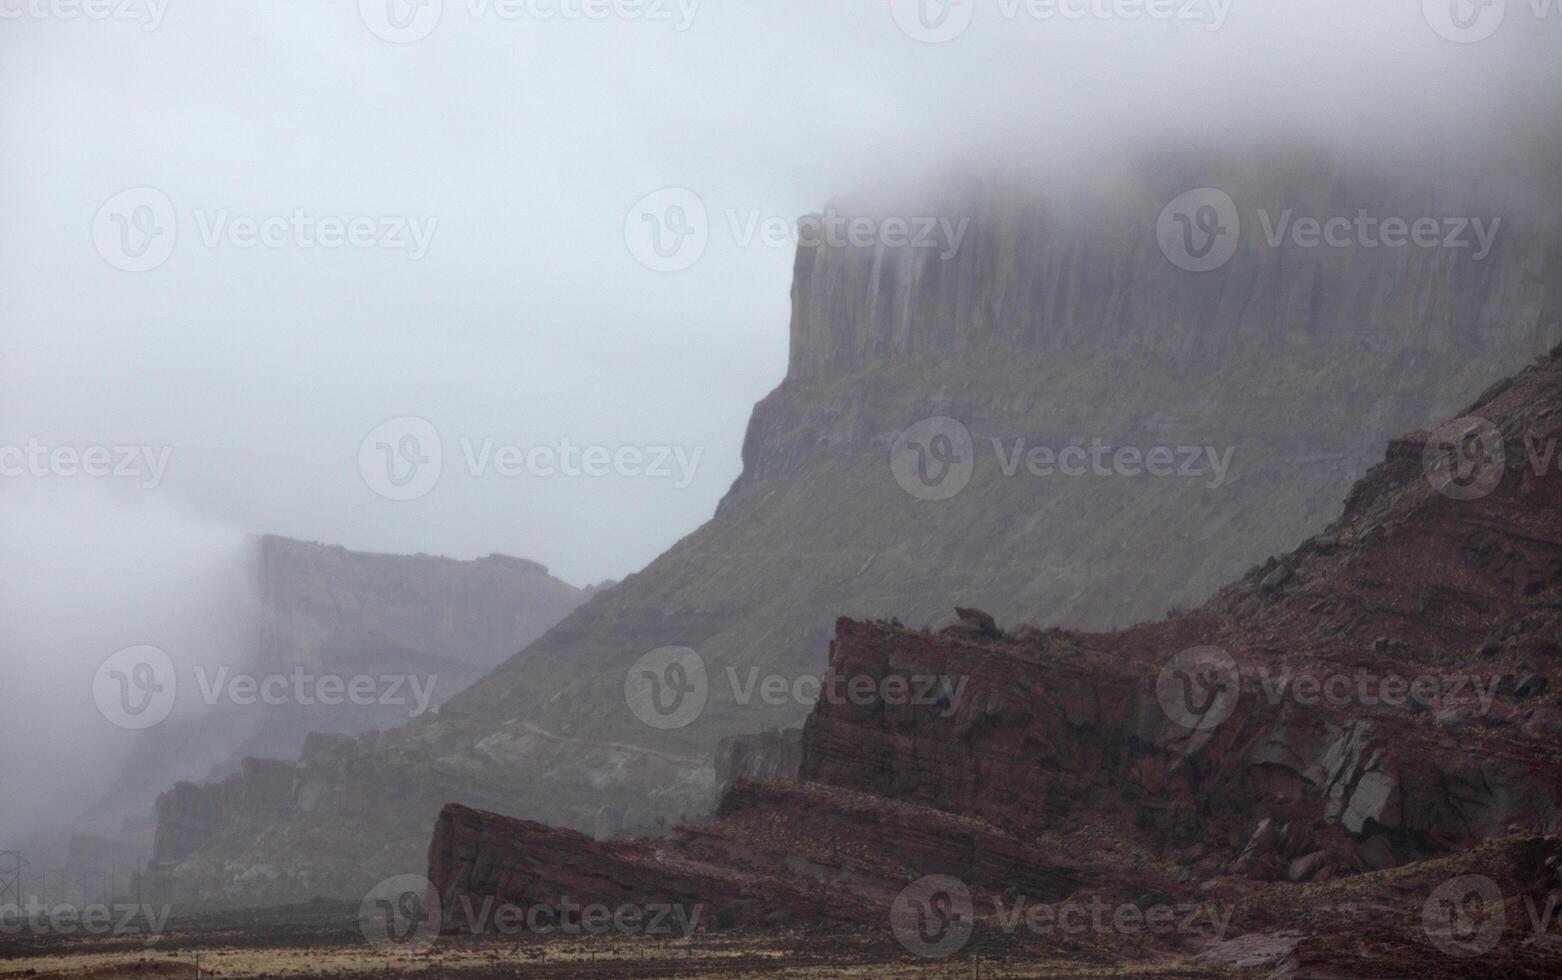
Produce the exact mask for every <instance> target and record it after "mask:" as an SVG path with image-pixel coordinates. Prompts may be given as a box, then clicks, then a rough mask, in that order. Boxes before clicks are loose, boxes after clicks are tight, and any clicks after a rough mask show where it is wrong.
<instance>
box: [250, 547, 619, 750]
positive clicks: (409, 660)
mask: <svg viewBox="0 0 1562 980" xmlns="http://www.w3.org/2000/svg"><path fill="white" fill-rule="evenodd" d="M258 562H259V570H258V574H259V589H260V598H261V623H260V638H259V643H258V651H257V654H256V668H255V669H256V671H257V672H258V673H262V674H264V673H280V674H287V673H289V672H290V671H292V670H294V669H295V668H303V669H304V670H306V671H308V672H310V673H312V674H335V675H340V676H342V677H354V676H358V675H368V676H374V677H378V676H380V675H383V674H401V675H409V676H417V677H420V678H423V679H425V682H426V683H430V684H432V685H433V688H432V689H433V700H432V702H431V704H432V706H433V707H435V708H437V707H438V706H439V705H441V704H443V703H444V702H445V701H447V700H449V699H450V698H451V697H452V696H453V695H455V694H456V693H457V692H459V691H461V690H463V689H464V688H466V687H467V686H469V685H470V684H471V683H472V682H473V681H475V680H477V679H478V678H479V677H481V676H482V675H483V674H485V673H487V672H488V671H489V670H490V669H491V668H492V667H493V666H494V665H495V664H498V663H500V662H502V661H504V660H507V659H509V658H510V657H512V656H514V655H515V654H516V653H517V652H518V651H520V650H522V649H524V648H525V647H526V646H527V645H528V644H530V643H531V642H532V641H533V640H535V639H536V638H537V637H539V636H541V635H542V634H543V633H545V632H547V631H548V629H550V628H551V627H552V626H553V625H555V624H556V623H558V622H559V621H560V620H561V619H563V618H564V617H565V616H567V615H568V614H569V613H570V612H571V611H572V610H573V609H575V607H577V606H579V605H580V604H581V603H582V602H584V601H586V599H588V598H589V597H590V593H589V592H588V591H585V590H582V589H579V588H576V587H575V586H573V585H570V584H569V583H567V582H563V581H560V580H559V579H556V578H554V577H553V576H551V575H549V574H548V570H547V568H546V567H544V566H542V565H539V564H538V563H536V562H533V561H528V560H526V559H524V558H512V557H509V556H506V555H490V556H488V557H486V558H481V559H478V560H476V561H457V560H454V559H450V558H442V557H438V556H434V555H387V554H369V553H364V552H355V551H349V550H347V549H346V548H341V547H334V546H329V545H321V544H314V543H308V542H302V541H293V540H289V539H287V538H280V537H276V536H266V537H263V538H261V539H260V543H259V557H258ZM256 716H257V717H256V719H255V724H256V726H257V730H256V731H255V733H254V734H253V735H252V736H251V737H250V738H249V740H248V741H247V742H246V744H245V745H244V747H243V751H244V752H247V753H251V754H255V755H261V756H266V757H270V758H293V757H294V756H296V755H297V754H298V752H299V750H300V749H301V748H302V746H303V741H304V738H305V736H306V735H307V734H308V733H309V732H310V731H320V732H337V733H345V734H355V733H358V732H363V731H367V730H369V729H371V728H389V727H396V726H399V725H402V724H405V723H406V722H407V721H408V712H407V710H405V708H403V707H400V706H380V705H355V704H350V703H349V704H342V705H339V706H336V707H334V708H333V709H332V710H331V711H329V712H325V711H322V710H320V709H318V708H317V709H315V710H308V709H307V708H304V707H302V706H285V707H282V708H278V707H275V706H267V707H266V708H265V709H264V711H261V712H257V713H256Z"/></svg>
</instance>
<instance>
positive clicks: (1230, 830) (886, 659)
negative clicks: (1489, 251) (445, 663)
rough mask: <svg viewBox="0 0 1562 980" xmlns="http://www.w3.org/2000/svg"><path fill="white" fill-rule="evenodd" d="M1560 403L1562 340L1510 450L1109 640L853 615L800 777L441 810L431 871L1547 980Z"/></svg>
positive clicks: (810, 917)
mask: <svg viewBox="0 0 1562 980" xmlns="http://www.w3.org/2000/svg"><path fill="white" fill-rule="evenodd" d="M1559 405H1562V348H1559V349H1558V350H1557V351H1554V352H1553V353H1552V354H1551V355H1550V356H1549V357H1547V358H1543V359H1542V360H1541V361H1540V362H1538V363H1537V364H1536V365H1535V366H1534V367H1532V368H1531V369H1530V370H1528V371H1526V372H1524V373H1523V374H1522V375H1519V376H1518V377H1516V378H1514V379H1511V380H1510V381H1508V382H1504V383H1503V384H1502V385H1499V386H1496V387H1495V388H1494V389H1493V390H1492V391H1491V392H1488V394H1487V395H1485V396H1483V397H1482V398H1481V400H1480V401H1479V402H1477V404H1476V405H1475V406H1473V407H1472V409H1471V410H1470V411H1471V414H1472V416H1473V415H1475V414H1477V413H1478V415H1479V426H1478V431H1480V432H1481V433H1484V434H1487V435H1488V436H1489V438H1488V441H1487V442H1486V444H1485V448H1484V455H1482V454H1476V455H1474V456H1466V455H1465V452H1466V450H1467V449H1468V448H1469V447H1468V446H1467V445H1462V444H1461V443H1460V442H1459V440H1460V439H1462V438H1463V437H1464V434H1465V433H1466V432H1470V431H1477V429H1476V428H1472V425H1473V423H1468V422H1466V423H1463V424H1461V426H1460V428H1459V430H1458V431H1456V432H1455V433H1454V434H1453V436H1451V437H1450V435H1449V434H1448V433H1447V432H1444V431H1442V430H1440V431H1439V432H1438V433H1434V434H1427V433H1418V434H1414V435H1412V436H1410V437H1407V438H1405V439H1403V440H1400V441H1399V442H1396V443H1395V444H1394V446H1393V447H1391V449H1390V451H1389V453H1388V457H1387V459H1386V460H1385V462H1384V463H1383V464H1381V465H1380V466H1378V467H1377V468H1375V469H1374V470H1373V471H1372V472H1371V473H1370V474H1369V475H1368V477H1367V478H1366V479H1365V480H1363V481H1362V483H1361V484H1360V485H1358V486H1357V487H1356V488H1355V490H1353V491H1352V493H1351V495H1350V497H1349V498H1348V500H1347V504H1346V510H1345V513H1344V515H1343V517H1342V518H1341V519H1340V520H1339V521H1338V522H1336V523H1335V524H1334V525H1332V526H1330V527H1329V528H1327V529H1326V531H1325V532H1324V533H1323V534H1321V535H1319V536H1317V537H1314V538H1312V539H1310V540H1308V542H1307V543H1306V544H1304V545H1303V546H1302V547H1301V548H1299V549H1297V550H1296V551H1294V552H1292V553H1291V554H1289V555H1286V556H1284V557H1282V558H1277V559H1272V560H1271V561H1269V562H1267V563H1265V564H1264V565H1262V566H1260V567H1258V568H1255V569H1253V570H1252V571H1251V572H1250V573H1249V574H1248V575H1247V576H1246V577H1245V578H1244V579H1243V580H1242V581H1241V582H1239V583H1237V584H1235V585H1233V586H1231V587H1229V588H1227V589H1226V590H1224V591H1222V592H1221V593H1220V594H1219V595H1218V596H1217V597H1216V598H1215V599H1214V600H1213V601H1212V602H1211V603H1209V604H1208V605H1207V606H1206V607H1205V608H1203V609H1201V610H1199V611H1198V612H1196V613H1193V614H1189V615H1183V616H1178V617H1175V618H1170V619H1168V620H1166V621H1163V622H1157V623H1151V624H1145V625H1142V626H1138V627H1135V628H1132V629H1129V630H1123V631H1119V632H1116V633H1108V634H1095V635H1092V634H1081V633H1071V632H1064V631H1061V630H1049V631H1040V630H1036V629H1034V628H1026V629H1024V630H1022V631H1020V633H1018V634H1016V635H1013V636H1011V635H1008V634H1004V633H1002V631H1000V630H998V629H997V626H996V624H991V625H990V626H989V621H988V620H986V619H981V618H980V617H978V616H975V615H974V614H967V615H964V616H962V620H963V621H965V622H966V623H967V624H969V623H971V622H978V621H979V622H980V623H981V628H970V627H969V626H968V625H966V626H962V627H957V628H954V629H951V630H946V631H945V632H943V633H940V634H931V633H926V632H921V631H915V630H908V629H905V628H903V627H901V626H899V625H898V624H891V623H884V622H856V621H852V620H848V619H842V620H840V621H839V622H838V623H837V626H836V638H835V641H834V643H833V644H832V645H831V652H830V666H829V672H828V674H827V676H826V678H825V683H824V685H823V687H824V691H825V692H826V694H825V696H823V697H821V699H820V700H819V702H818V703H817V704H816V705H815V707H814V710H813V713H812V714H811V715H810V717H809V718H808V720H807V723H806V726H805V729H804V733H803V739H802V763H801V767H800V777H801V781H799V782H774V783H764V782H752V781H743V780H739V781H737V782H735V783H734V784H733V786H732V788H731V789H730V790H729V791H728V793H727V795H726V797H725V799H724V801H723V803H722V806H721V809H720V811H719V813H718V814H717V817H716V819H715V820H713V821H711V822H708V823H704V824H696V825H691V826H685V827H680V828H677V829H676V830H675V831H674V832H673V833H672V834H671V835H670V836H669V837H666V838H661V839H637V840H631V841H625V842H617V843H601V842H595V841H591V840H589V839H587V838H584V837H580V836H579V835H574V834H571V833H570V832H567V831H559V830H554V829H550V828H546V827H543V826H541V825H538V824H532V823H526V822H522V821H513V820H509V819H507V818H503V817H498V816H495V815H492V814H482V813H477V812H475V811H470V810H466V809H464V808H460V807H449V808H447V809H446V811H445V813H444V814H443V815H442V816H441V818H440V821H439V826H438V830H437V832H436V835H435V840H434V844H433V847H432V848H431V850H430V869H431V871H430V874H431V877H432V879H433V880H434V882H435V884H436V886H437V887H438V888H439V890H440V893H441V896H442V900H443V903H444V905H445V908H446V910H447V913H448V912H450V911H451V910H453V908H454V906H453V904H452V903H459V902H461V901H462V900H468V901H469V900H470V899H471V898H472V897H473V896H478V897H482V896H497V897H499V898H502V899H504V900H506V901H517V902H552V901H556V900H558V899H559V898H560V897H561V896H564V895H569V897H571V898H575V894H574V893H579V894H580V895H581V896H583V897H584V896H589V897H590V899H591V900H595V901H600V902H603V903H608V904H611V903H615V902H626V901H627V902H643V901H647V900H652V899H654V900H660V901H684V902H705V903H709V904H712V905H715V906H717V907H718V910H719V911H718V912H717V914H716V915H715V916H714V917H713V918H711V919H709V920H708V921H709V922H710V923H712V924H714V925H718V926H726V925H737V926H741V925H770V924H775V923H779V922H795V921H803V922H809V923H814V924H827V923H836V924H841V923H856V924H858V925H861V926H866V927H878V928H882V926H883V925H884V923H885V919H886V915H887V914H888V910H889V909H890V907H891V906H892V905H893V904H894V902H895V900H896V896H899V895H902V894H903V891H902V890H903V889H905V888H906V887H907V886H908V885H910V884H911V883H914V882H917V881H919V880H920V879H922V878H925V877H926V876H929V875H939V876H952V877H953V878H954V879H957V880H958V881H959V882H960V884H961V887H964V888H966V889H968V890H969V892H970V893H971V896H973V898H974V903H973V907H974V909H975V910H976V911H975V917H976V919H977V921H978V922H981V921H992V919H993V917H992V916H989V917H987V919H985V920H984V918H983V911H982V910H983V909H984V908H988V907H990V908H993V909H995V910H997V913H998V914H997V916H996V918H997V919H998V920H1000V921H1001V920H1002V912H1003V909H1004V905H1003V901H1002V900H1003V899H1004V897H1006V896H1007V897H1011V898H1012V897H1013V896H1017V895H1024V896H1028V897H1030V898H1031V899H1032V900H1034V901H1037V902H1041V903H1044V904H1049V905H1051V904H1058V903H1062V904H1064V905H1066V904H1068V903H1070V902H1080V901H1084V900H1085V899H1086V897H1089V898H1090V900H1092V901H1097V900H1100V899H1101V897H1102V896H1108V897H1112V898H1117V899H1122V898H1123V897H1125V896H1136V895H1137V896H1144V895H1146V894H1148V895H1150V896H1159V897H1160V898H1161V899H1164V900H1166V901H1198V902H1203V903H1210V902H1215V901H1217V900H1224V901H1227V902H1230V903H1233V907H1234V908H1236V909H1237V910H1238V911H1240V913H1241V914H1240V916H1238V917H1236V918H1235V919H1232V918H1229V917H1228V918H1227V919H1226V920H1225V921H1226V923H1228V924H1230V923H1234V925H1232V926H1231V928H1233V929H1235V930H1236V931H1234V932H1230V933H1229V934H1228V932H1227V928H1226V926H1224V925H1223V926H1222V928H1221V930H1220V931H1219V934H1218V935H1213V936H1206V935H1192V934H1187V933H1179V934H1178V935H1175V936H1169V937H1158V938H1145V937H1143V936H1139V935H1138V934H1135V935H1134V938H1131V939H1130V938H1125V934H1124V931H1123V930H1117V931H1116V932H1114V933H1113V935H1112V936H1110V937H1100V936H1097V937H1096V941H1098V942H1099V943H1100V944H1101V946H1102V948H1103V949H1110V951H1111V952H1110V954H1109V955H1114V956H1123V955H1140V954H1145V953H1146V950H1149V949H1152V948H1158V949H1161V950H1163V951H1179V952H1180V953H1197V954H1198V955H1200V956H1202V957H1203V960H1202V962H1205V963H1208V964H1212V965H1220V964H1239V965H1254V964H1258V963H1265V964H1268V965H1270V966H1272V967H1274V968H1275V970H1276V971H1277V972H1276V975H1286V976H1300V975H1309V974H1312V975H1368V976H1380V975H1385V976H1386V975H1395V973H1396V972H1402V971H1403V970H1404V969H1406V968H1407V965H1408V964H1410V963H1415V964H1416V969H1417V971H1418V972H1421V973H1423V974H1424V975H1429V976H1444V975H1447V976H1454V975H1465V974H1466V972H1467V971H1465V970H1464V966H1463V964H1462V958H1463V957H1465V956H1466V955H1480V956H1481V957H1482V959H1481V961H1480V963H1481V966H1482V968H1483V969H1486V968H1490V969H1495V970H1496V971H1497V972H1496V973H1489V974H1486V975H1498V974H1501V975H1525V974H1526V973H1527V972H1528V973H1535V971H1537V970H1538V971H1540V972H1539V973H1535V975H1543V974H1544V973H1545V972H1546V971H1551V970H1554V969H1555V968H1556V967H1557V966H1558V965H1559V964H1562V937H1557V936H1555V935H1553V934H1550V933H1546V932H1545V930H1546V929H1547V928H1548V922H1549V919H1545V918H1543V917H1537V916H1535V915H1531V914H1529V913H1531V912H1534V911H1535V910H1537V909H1541V910H1543V909H1545V908H1552V909H1554V908H1555V907H1556V903H1557V902H1558V900H1562V890H1559V888H1562V844H1559V831H1562V764H1559V761H1562V760H1559V752H1558V744H1557V738H1556V736H1557V734H1558V726H1557V719H1558V710H1557V705H1558V701H1557V694H1556V692H1557V691H1558V689H1559V683H1558V682H1559V681H1562V655H1559V649H1558V638H1559V637H1562V463H1559V462H1558V461H1557V460H1556V459H1555V447H1556V446H1558V445H1559V444H1562V412H1559V411H1558V406H1559ZM1491 433H1496V435H1490V434H1491ZM1450 438H1451V439H1452V440H1453V442H1454V444H1455V445H1456V446H1457V447H1459V448H1456V449H1455V450H1454V451H1455V452H1456V453H1458V454H1459V456H1458V457H1457V458H1456V459H1455V465H1456V467H1462V469H1460V470H1459V472H1458V473H1457V474H1456V475H1457V476H1459V477H1460V478H1461V479H1463V480H1464V481H1465V482H1461V483H1459V484H1457V485H1455V486H1453V488H1452V490H1450V489H1449V484H1448V483H1447V482H1446V480H1445V479H1444V477H1445V476H1446V473H1445V471H1444V469H1443V468H1442V467H1443V463H1440V462H1439V460H1440V459H1441V456H1442V449H1441V448H1440V447H1442V444H1443V442H1444V441H1447V440H1449V439H1450ZM1492 440H1495V441H1492ZM1429 447H1430V448H1429ZM1444 462H1446V461H1444ZM1483 468H1484V472H1482V469H1483ZM1478 484H1479V485H1480V489H1481V492H1479V493H1468V492H1465V491H1466V489H1467V488H1468V487H1469V486H1473V485H1478ZM1471 876H1475V877H1476V878H1479V879H1480V880H1481V881H1483V882H1486V883H1489V885H1490V887H1491V888H1492V889H1495V890H1496V892H1497V893H1500V894H1497V895H1496V899H1495V901H1496V904H1488V905H1487V906H1483V908H1484V909H1485V912H1484V913H1483V915H1484V916H1485V918H1483V919H1479V922H1476V920H1474V919H1471V918H1470V916H1469V915H1468V914H1467V913H1468V911H1469V907H1468V903H1467V899H1468V896H1467V895H1464V894H1462V893H1461V894H1459V895H1455V896H1452V897H1449V895H1446V894H1444V893H1445V892H1446V891H1447V889H1446V887H1445V886H1447V885H1448V884H1449V883H1450V882H1452V883H1455V884H1457V883H1460V882H1466V881H1468V880H1472V879H1471ZM984 902H992V903H993V904H992V905H990V906H988V905H984ZM1440 903H1441V904H1440ZM1347 906H1348V907H1349V908H1351V909H1352V912H1351V913H1350V914H1349V915H1346V914H1344V913H1342V912H1341V911H1340V910H1341V909H1343V908H1346V907H1347ZM1444 906H1447V909H1448V910H1449V911H1448V914H1449V915H1450V916H1452V917H1453V918H1452V919H1451V920H1450V921H1451V922H1453V923H1454V926H1456V927H1457V928H1454V933H1455V934H1454V935H1452V938H1450V935H1449V934H1445V933H1444V932H1439V928H1440V927H1438V926H1437V925H1436V923H1437V922H1438V921H1441V920H1439V919H1438V916H1440V915H1442V914H1443V913H1442V911H1440V910H1443V909H1444ZM1499 906H1500V909H1499ZM1352 916H1354V918H1353V917H1352ZM1494 916H1495V920H1496V921H1497V925H1496V927H1495V931H1494V932H1491V935H1490V936H1486V935H1485V934H1484V933H1482V931H1481V929H1477V928H1476V927H1475V926H1474V925H1472V924H1471V923H1472V922H1476V925H1479V924H1480V923H1489V922H1490V921H1493V917H1494ZM1526 919H1527V920H1528V924H1527V925H1526ZM452 921H455V925H454V926H452ZM446 927H447V928H452V927H453V928H462V927H463V926H462V925H461V924H460V922H459V919H458V918H457V919H456V920H452V919H451V918H450V916H449V915H448V914H447V919H446ZM1451 928H1452V927H1451ZM1482 928H1484V927H1482ZM1460 930H1463V931H1462V932H1461V931H1460ZM1488 931H1489V930H1488ZM1472 937H1473V939H1472ZM1031 938H1035V937H1034V936H1033V937H1031ZM1055 938H1056V937H1055V936H1049V937H1047V939H1048V941H1049V942H1050V941H1052V940H1054V939H1055ZM1485 938H1489V939H1490V940H1491V942H1490V944H1489V945H1481V944H1477V945H1479V949H1478V952H1477V953H1475V954H1471V953H1469V950H1471V949H1475V948H1476V946H1474V945H1472V942H1473V941H1474V940H1475V939H1480V940H1483V941H1484V939H1485ZM1450 949H1452V950H1454V951H1453V952H1450ZM1346 960H1349V962H1350V967H1349V968H1348V969H1346V968H1345V967H1343V966H1342V964H1343V963H1344V962H1345V961H1346ZM1342 970H1343V971H1344V972H1341V971H1342Z"/></svg>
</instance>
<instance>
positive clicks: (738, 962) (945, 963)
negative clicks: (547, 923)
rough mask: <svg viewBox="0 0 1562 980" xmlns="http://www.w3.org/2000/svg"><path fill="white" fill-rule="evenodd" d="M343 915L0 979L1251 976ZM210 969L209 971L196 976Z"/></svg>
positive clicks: (19, 969)
mask: <svg viewBox="0 0 1562 980" xmlns="http://www.w3.org/2000/svg"><path fill="white" fill-rule="evenodd" d="M357 913H358V909H357V907H356V906H349V905H346V904H338V903H315V904H312V905H304V906H287V907H281V908H266V909H245V910H229V911H203V912H200V913H194V914H189V913H186V914H176V915H175V916H174V917H173V918H171V919H170V920H169V924H168V928H167V929H166V931H165V932H164V933H163V935H161V936H160V937H159V938H158V939H157V940H155V941H153V942H150V943H149V942H148V941H147V940H145V939H143V938H140V937H117V938H83V937H76V938H72V937H59V936H33V935H25V934H24V935H20V936H4V937H0V980H12V978H19V977H27V978H29V980H52V978H65V977H70V978H91V980H120V978H127V980H128V978H195V977H197V976H200V977H202V978H205V977H220V978H283V977H332V978H336V980H371V978H372V980H386V978H392V977H423V978H431V980H432V978H442V977H450V978H458V980H495V978H500V977H504V978H513V977H538V978H543V977H546V978H560V980H563V978H575V977H702V978H711V980H718V978H720V980H739V978H749V977H768V976H781V975H784V976H788V977H821V978H822V977H837V978H853V977H862V978H867V977H897V978H899V977H904V978H929V980H931V978H946V977H947V978H955V977H961V978H969V977H978V978H993V980H997V978H1003V977H1120V976H1127V977H1168V978H1170V977H1188V978H1192V977H1222V976H1227V977H1229V976H1239V975H1241V974H1238V973H1232V972H1223V971H1220V970H1209V969H1197V968H1193V967H1189V966H1186V965H1184V964H1181V963H1177V962H1164V963H1138V964H1124V963H1121V962H1112V958H1111V957H1107V956H1104V955H1098V956H1092V955H1088V954H1087V955H1081V956H1078V957H1066V958H1054V957H1050V956H1049V957H1046V958H1045V959H1043V958H1040V957H1037V956H1035V955H1034V954H1033V953H1027V952H1026V951H1025V950H1022V949H1016V948H1010V949H1001V948H979V947H976V946H975V945H973V946H971V947H967V948H965V949H963V950H962V951H961V952H960V953H959V954H958V955H956V956H953V957H951V958H949V959H946V960H939V961H932V960H927V959H918V958H916V957H914V956H912V955H910V954H908V953H907V952H906V951H905V950H904V949H902V948H901V947H900V946H899V945H898V944H897V943H896V942H895V940H894V938H893V937H892V936H890V935H888V933H887V931H886V932H885V933H878V934H874V933H864V932H796V931H794V932H766V933H755V934H715V935H710V934H698V935H696V936H695V937H693V938H692V939H688V940H682V939H655V938H646V937H633V936H618V935H608V936H572V937H571V936H552V937H538V936H530V935H523V936H517V937H506V938H502V939H497V938H483V939H479V938H471V937H449V936H442V937H439V938H438V939H437V940H435V941H434V942H433V943H432V944H430V945H429V946H428V947H427V948H425V949H407V948H394V949H381V948H377V947H374V946H371V945H370V944H368V943H367V942H366V941H365V940H364V939H363V937H362V935H361V934H360V932H359V929H358V919H357ZM197 969H199V973H198V972H197Z"/></svg>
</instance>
